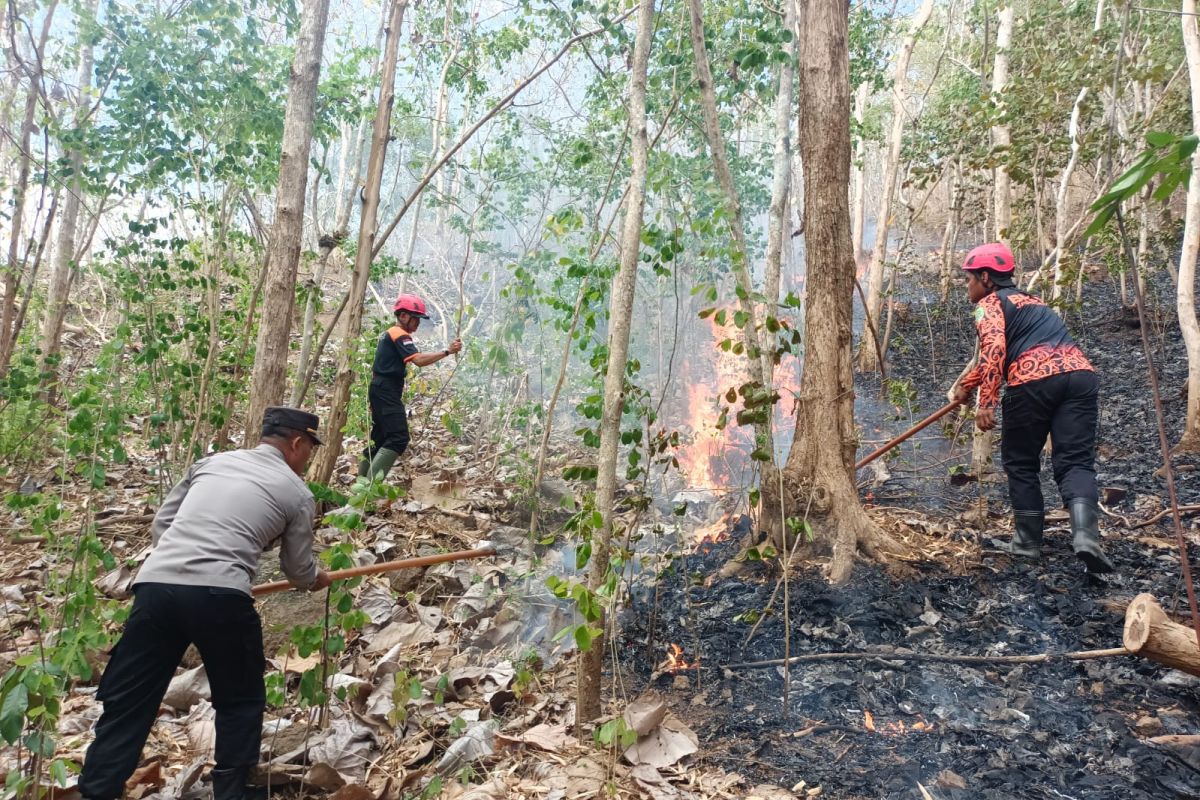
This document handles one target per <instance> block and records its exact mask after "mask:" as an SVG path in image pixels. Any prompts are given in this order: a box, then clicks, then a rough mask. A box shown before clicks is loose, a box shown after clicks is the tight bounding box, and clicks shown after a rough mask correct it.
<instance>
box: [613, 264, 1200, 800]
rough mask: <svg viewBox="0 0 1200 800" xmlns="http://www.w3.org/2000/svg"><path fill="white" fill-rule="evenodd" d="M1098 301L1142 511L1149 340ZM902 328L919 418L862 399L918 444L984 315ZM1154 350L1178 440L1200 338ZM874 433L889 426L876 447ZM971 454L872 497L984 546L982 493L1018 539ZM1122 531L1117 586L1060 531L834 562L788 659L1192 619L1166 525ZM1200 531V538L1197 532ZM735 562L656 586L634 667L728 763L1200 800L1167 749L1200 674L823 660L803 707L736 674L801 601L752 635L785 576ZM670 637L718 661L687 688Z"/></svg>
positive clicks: (1106, 440)
mask: <svg viewBox="0 0 1200 800" xmlns="http://www.w3.org/2000/svg"><path fill="white" fill-rule="evenodd" d="M1166 288H1167V287H1166V286H1165V284H1159V285H1158V286H1156V287H1154V291H1155V296H1156V297H1157V298H1158V299H1157V300H1156V302H1155V304H1154V305H1155V307H1156V308H1159V309H1161V310H1162V316H1163V318H1164V319H1169V317H1170V316H1171V314H1170V309H1171V307H1172V303H1171V302H1170V301H1169V295H1167V294H1166ZM1086 293H1087V299H1086V300H1085V302H1084V303H1083V305H1082V307H1081V308H1080V309H1078V310H1075V311H1071V312H1069V314H1068V319H1069V320H1070V324H1071V327H1072V331H1073V333H1074V334H1075V335H1076V337H1077V341H1079V343H1080V344H1081V346H1082V347H1083V348H1084V350H1085V352H1086V353H1087V355H1088V357H1089V358H1090V359H1091V360H1092V362H1093V364H1094V365H1095V366H1096V368H1097V372H1098V373H1099V375H1100V377H1101V382H1102V387H1103V396H1104V400H1103V403H1104V405H1103V408H1102V412H1101V428H1102V430H1101V434H1100V457H1099V459H1098V469H1099V470H1100V482H1101V485H1102V486H1107V487H1116V488H1121V489H1125V490H1127V495H1126V496H1125V498H1124V499H1122V500H1119V501H1116V502H1114V503H1112V504H1110V507H1111V508H1113V509H1114V510H1116V511H1118V512H1119V513H1122V514H1125V515H1127V516H1130V517H1134V518H1137V517H1139V516H1144V515H1145V514H1146V513H1148V510H1149V511H1153V510H1156V509H1157V505H1156V503H1157V502H1158V501H1157V499H1158V498H1165V489H1164V486H1163V483H1162V481H1161V479H1159V478H1156V477H1154V475H1153V473H1154V471H1155V470H1156V469H1157V468H1158V467H1159V466H1160V464H1161V458H1160V457H1159V455H1158V452H1159V451H1158V435H1157V431H1156V429H1155V426H1154V413H1153V406H1152V403H1151V401H1150V397H1149V390H1148V384H1147V378H1146V370H1145V360H1144V358H1143V356H1142V354H1141V347H1140V339H1139V334H1138V330H1137V328H1136V327H1133V326H1131V325H1130V324H1129V316H1128V315H1127V314H1126V313H1124V312H1123V311H1122V309H1121V307H1120V303H1119V301H1118V299H1117V296H1116V291H1115V288H1114V287H1113V286H1111V285H1109V284H1107V283H1097V284H1092V285H1089V286H1088V287H1087V292H1086ZM897 330H898V332H899V337H898V346H897V348H896V351H895V352H894V355H893V365H892V376H891V377H893V378H896V379H905V380H908V381H910V382H911V385H912V387H913V388H914V390H915V391H916V394H917V398H916V405H917V408H916V409H907V408H904V409H901V411H902V413H901V414H900V415H899V416H900V417H902V418H901V419H891V420H888V419H883V418H882V416H880V417H878V418H876V419H867V418H864V416H863V414H862V409H863V407H864V404H863V403H862V401H861V400H860V415H859V420H860V424H861V425H862V426H863V429H864V434H865V436H866V438H870V436H871V435H875V436H877V437H879V438H883V437H886V436H887V435H888V433H894V432H898V431H899V430H902V429H903V428H904V427H906V426H907V424H908V416H909V415H910V413H911V415H912V416H915V417H916V418H918V419H919V418H920V416H921V413H920V412H922V411H923V412H925V413H928V411H931V410H933V409H934V408H937V407H938V406H940V405H941V404H942V403H943V402H944V400H943V399H942V397H943V395H944V392H945V390H946V388H947V387H948V386H949V385H950V383H951V382H952V381H953V379H954V377H955V376H956V375H957V374H958V371H959V370H960V369H961V366H962V365H963V364H964V363H965V362H966V360H967V359H968V358H969V356H970V353H971V349H972V347H973V338H972V337H973V336H974V331H973V328H972V326H971V323H970V314H969V309H968V308H967V306H966V304H965V302H963V301H962V300H961V299H959V300H958V301H957V304H955V305H952V306H951V307H950V308H949V309H947V310H943V311H941V312H938V313H935V312H934V311H933V310H932V307H931V310H930V313H929V315H928V316H926V314H925V311H924V308H923V307H922V306H920V305H919V304H913V305H912V306H911V307H910V313H909V316H908V318H907V319H906V320H904V321H903V322H901V323H900V324H899V325H898V327H897ZM1152 339H1153V341H1154V343H1155V347H1156V348H1157V349H1158V351H1159V352H1158V353H1156V356H1155V357H1156V358H1157V359H1159V361H1160V368H1161V371H1162V384H1163V386H1164V395H1165V397H1164V400H1165V404H1166V405H1165V408H1166V414H1167V420H1168V431H1169V433H1168V435H1169V436H1170V437H1171V438H1172V440H1174V439H1175V438H1177V437H1178V435H1179V433H1180V430H1181V429H1182V418H1183V411H1184V405H1183V404H1184V398H1183V396H1182V394H1181V392H1180V389H1181V387H1182V386H1183V384H1184V377H1185V375H1186V363H1185V361H1184V358H1183V350H1182V344H1181V343H1180V341H1179V336H1178V330H1177V328H1175V327H1174V325H1173V323H1170V324H1166V323H1163V324H1160V323H1157V322H1155V323H1153V325H1152ZM931 342H932V344H933V346H932V347H931V346H930V345H931ZM935 373H936V380H935ZM869 392H874V393H875V396H876V397H878V395H879V390H878V384H877V383H876V384H875V385H874V386H872V385H871V383H870V382H869V381H864V382H863V385H862V386H860V397H861V396H862V395H863V394H865V393H869ZM873 402H874V401H873ZM870 405H871V403H867V404H866V406H867V407H870ZM874 428H879V429H880V430H879V431H878V433H875V434H872V431H873V429H874ZM865 451H866V447H865V446H864V452H865ZM961 455H962V449H961V447H960V448H958V449H955V448H954V447H951V446H949V445H947V444H946V442H945V439H944V437H943V436H942V434H941V432H940V431H938V430H937V429H931V432H930V435H929V436H928V437H927V438H926V439H924V440H923V441H922V443H921V446H920V447H919V448H915V449H914V448H908V449H907V450H906V452H905V454H904V455H903V456H902V457H901V459H900V460H898V461H894V462H893V464H892V474H893V477H892V478H891V479H890V480H888V481H885V482H883V483H882V484H878V485H874V486H870V487H866V486H864V496H865V498H866V499H868V500H874V501H875V502H876V503H877V504H881V505H890V506H897V507H901V508H911V509H914V510H919V511H922V512H925V513H930V512H933V513H939V514H941V515H942V516H943V518H944V519H945V520H946V521H948V522H949V525H948V526H947V527H948V528H950V530H951V533H949V534H947V535H948V536H949V537H951V538H952V539H954V540H956V541H957V542H958V543H960V544H969V543H973V542H976V541H978V540H979V537H980V533H979V532H977V531H972V530H967V529H965V527H964V526H962V525H960V524H959V523H958V522H957V521H956V520H957V515H956V513H955V512H956V509H957V508H959V507H961V506H963V505H965V504H966V502H967V501H969V500H972V499H974V497H975V496H976V492H980V491H982V492H985V493H986V494H987V495H988V496H989V499H990V501H991V504H992V509H993V513H994V514H995V517H994V523H995V527H996V528H997V530H993V531H987V532H984V533H985V535H984V537H983V538H984V541H986V535H987V534H990V533H998V534H999V536H1000V537H1001V538H1005V537H1006V536H1007V534H1006V533H1005V532H1004V530H1003V528H1004V521H1003V517H1004V516H1005V515H1006V514H1007V504H1006V502H1005V497H1004V487H1003V484H1002V483H984V484H982V485H980V484H976V483H967V484H965V485H955V481H953V480H952V476H951V472H952V470H951V469H949V468H948V465H950V466H952V465H953V464H954V463H955V459H957V458H960V457H961ZM1177 463H1178V464H1180V465H1182V467H1183V469H1184V471H1183V472H1181V473H1180V478H1179V485H1180V493H1181V501H1182V502H1185V503H1188V502H1197V501H1198V500H1200V475H1197V473H1196V472H1194V471H1189V469H1190V465H1191V462H1189V461H1187V460H1183V461H1180V462H1177ZM1047 472H1048V470H1047ZM1045 490H1046V497H1047V507H1048V508H1053V507H1054V506H1055V505H1056V503H1057V493H1056V490H1055V488H1054V486H1053V484H1052V482H1050V480H1049V476H1048V475H1047V476H1046V486H1045ZM867 492H870V495H869V496H867V495H866V493H867ZM1104 529H1105V547H1106V549H1107V551H1108V553H1109V555H1110V557H1111V558H1112V560H1113V561H1114V563H1115V564H1116V566H1117V569H1118V574H1117V575H1116V576H1115V577H1112V578H1111V579H1110V580H1108V581H1106V582H1103V583H1101V582H1098V581H1096V580H1095V579H1089V578H1087V577H1086V576H1085V575H1084V574H1083V572H1082V568H1081V566H1080V565H1079V564H1078V563H1077V562H1076V560H1075V559H1074V557H1073V556H1072V555H1071V554H1070V546H1069V545H1070V538H1069V532H1068V531H1066V530H1065V528H1064V527H1062V526H1058V527H1051V529H1050V530H1049V531H1048V534H1047V548H1046V554H1045V556H1044V557H1043V559H1042V560H1041V561H1040V562H1037V563H1033V564H1030V563H1029V562H1018V561H1016V560H1014V559H1011V558H1009V557H1008V556H1005V555H1001V554H996V553H989V552H988V551H987V550H984V551H983V554H982V555H981V556H979V558H978V559H977V560H975V561H974V562H973V563H966V564H960V565H958V566H957V567H956V568H954V569H951V568H949V567H946V566H945V565H942V564H937V563H932V562H930V563H925V564H920V565H918V566H917V568H916V573H915V575H912V574H910V575H907V576H905V577H904V578H895V577H893V576H891V575H890V574H889V573H888V572H887V571H885V570H884V569H882V568H880V567H878V566H872V565H860V566H858V567H856V568H855V571H854V573H853V576H852V578H851V580H850V581H849V583H848V584H846V585H845V586H842V587H831V586H829V585H828V584H827V583H826V582H825V580H824V579H823V578H822V576H821V575H820V574H819V572H818V571H817V570H816V568H815V567H814V568H811V569H808V570H806V571H803V572H802V573H801V574H799V575H796V576H793V578H792V579H791V582H790V586H789V597H790V603H789V613H790V653H791V654H792V655H803V654H810V653H826V652H845V651H862V650H874V649H880V648H905V649H909V650H912V651H915V652H923V653H952V654H964V655H1015V654H1036V653H1065V652H1071V651H1083V650H1094V649H1103V648H1111V647H1119V646H1120V644H1121V629H1122V624H1123V608H1124V604H1125V603H1127V602H1128V601H1129V600H1130V599H1131V598H1132V597H1133V596H1135V595H1136V594H1138V593H1140V592H1150V593H1152V594H1154V595H1155V596H1156V597H1157V598H1159V600H1160V601H1162V602H1163V604H1164V606H1166V607H1167V608H1168V610H1178V611H1179V612H1183V613H1185V612H1186V604H1182V605H1181V604H1180V600H1181V598H1182V596H1183V592H1182V586H1181V582H1180V577H1179V576H1180V564H1179V554H1178V551H1177V550H1175V549H1173V546H1172V540H1171V538H1170V531H1169V528H1168V527H1167V523H1166V522H1165V521H1164V522H1163V523H1161V524H1159V525H1156V526H1152V527H1149V528H1143V529H1139V530H1136V531H1134V530H1128V529H1125V528H1124V527H1123V525H1122V524H1121V523H1120V522H1118V521H1117V520H1116V519H1115V518H1111V517H1110V518H1106V520H1105V522H1104ZM1189 536H1190V538H1192V539H1194V538H1195V534H1194V531H1192V530H1191V529H1189ZM735 540H736V537H735ZM736 551H737V547H736V545H735V544H734V543H733V541H731V542H726V543H721V544H718V545H715V546H713V547H712V548H711V549H710V550H709V551H708V552H705V553H698V554H693V555H690V556H689V557H688V558H687V559H686V560H684V561H683V562H679V563H677V568H676V569H675V570H674V571H673V572H672V573H671V574H669V575H667V576H664V577H661V578H660V579H659V580H660V581H661V585H660V586H659V587H658V591H657V592H654V591H639V592H636V593H635V598H634V601H633V604H632V607H631V608H630V609H629V612H628V613H627V614H626V615H625V616H624V617H623V625H624V631H623V635H624V637H625V640H624V642H623V645H624V646H623V647H622V648H621V652H622V654H623V655H622V665H621V667H622V669H623V670H624V671H625V673H626V674H627V675H629V676H631V677H632V678H633V680H632V683H633V684H634V686H635V687H636V686H638V685H641V686H649V687H653V688H657V689H659V690H661V691H663V692H664V693H666V694H667V696H668V697H670V698H671V700H672V702H673V703H674V705H675V710H676V713H678V714H680V715H681V716H682V717H683V718H684V719H686V720H689V721H690V722H691V723H692V724H693V726H694V727H695V728H696V730H697V731H698V733H699V734H700V736H701V739H702V740H703V746H702V753H704V754H705V757H706V758H708V759H710V760H712V761H713V762H715V763H718V764H720V765H721V766H723V767H725V768H726V769H729V770H731V771H737V772H740V773H742V774H744V775H747V776H748V777H751V778H753V779H756V780H761V781H770V782H772V783H775V784H777V785H781V786H784V787H790V786H793V785H795V784H797V783H799V782H800V781H804V782H806V785H807V786H809V787H812V786H817V785H819V786H821V787H822V789H823V793H822V796H823V797H830V798H837V799H840V798H846V799H847V800H849V799H851V798H853V799H857V798H921V797H924V796H926V795H924V794H923V793H922V787H924V788H925V789H926V790H928V791H929V792H930V793H931V795H932V796H934V797H937V798H941V799H942V800H945V799H946V798H953V799H955V800H962V799H965V798H987V799H988V800H1009V799H1010V798H1035V799H1040V798H1046V799H1047V800H1049V799H1050V798H1056V799H1057V798H1077V799H1078V800H1084V799H1085V798H1086V800H1118V799H1119V800H1152V799H1153V800H1162V799H1163V798H1200V772H1198V771H1197V770H1196V769H1195V768H1193V767H1190V766H1188V765H1187V764H1186V763H1184V761H1183V760H1182V759H1181V758H1179V757H1177V756H1176V755H1175V754H1173V753H1172V752H1171V751H1169V750H1168V749H1165V748H1162V747H1160V746H1158V745H1155V744H1153V743H1151V742H1149V741H1148V740H1149V739H1150V738H1152V737H1154V736H1158V735H1164V734H1177V733H1178V734H1195V733H1198V732H1200V679H1197V678H1193V677H1191V676H1187V675H1184V674H1182V673H1179V672H1176V671H1172V670H1168V669H1165V668H1162V667H1159V666H1157V665H1155V664H1153V663H1151V662H1148V661H1145V660H1143V659H1139V658H1133V657H1114V658H1105V659H1100V660H1092V661H1066V660H1053V661H1050V662H1048V663H1039V664H1028V665H1020V666H1012V665H999V664H992V665H969V666H968V665H958V664H942V663H926V662H911V661H899V660H890V661H889V660H887V659H886V658H877V659H863V660H856V661H836V662H833V661H828V662H811V663H803V664H798V665H795V666H793V668H792V669H791V672H790V683H789V684H788V687H787V688H788V692H787V696H788V699H787V702H786V704H785V701H784V694H785V691H784V689H785V685H784V684H785V680H784V675H783V670H782V668H779V667H772V668H768V669H742V668H739V669H731V670H726V669H722V666H721V665H728V664H733V663H738V662H748V661H756V660H763V659H776V658H781V657H782V656H783V655H784V652H785V646H784V638H785V635H784V631H785V626H784V621H783V619H782V611H781V606H782V602H781V599H780V600H777V601H776V603H775V606H774V612H773V613H772V614H770V615H768V616H767V617H766V618H765V620H764V621H763V623H762V625H761V627H760V629H759V630H758V632H757V634H756V635H755V636H754V638H753V639H752V640H751V641H750V642H749V643H746V639H747V636H748V634H749V632H750V629H751V624H750V622H749V621H748V620H749V619H752V618H753V616H754V614H755V613H757V612H761V610H762V609H764V608H766V606H767V604H768V600H769V598H770V597H771V595H772V592H773V590H774V589H775V586H776V578H777V575H775V574H771V573H767V571H766V569H765V567H764V568H761V573H760V574H759V575H758V576H756V577H751V578H748V579H730V580H724V581H714V582H712V584H711V585H706V579H707V578H708V577H709V576H711V575H713V574H714V572H715V571H716V570H717V569H718V568H719V567H720V566H721V565H722V564H723V563H724V562H725V561H726V560H727V559H729V558H730V557H732V556H733V555H735V553H736ZM1193 563H1195V558H1194V554H1193ZM656 597H657V600H656V599H655V598H656ZM655 606H656V607H655ZM651 619H654V620H656V622H655V623H654V630H653V631H651V630H650V620H651ZM648 639H652V641H649V642H648V641H647V640H648ZM672 642H673V643H677V644H679V645H680V646H681V647H682V648H683V651H684V655H685V658H687V659H689V660H692V661H697V660H698V661H699V663H700V668H699V669H698V670H696V669H692V670H687V671H685V672H684V673H682V674H684V675H686V676H687V678H685V679H683V684H686V688H684V686H683V685H680V683H679V681H680V680H681V679H680V678H679V677H678V676H677V675H672V674H661V673H659V672H658V671H657V670H656V665H659V664H661V663H662V661H663V657H664V653H665V651H666V649H667V645H668V643H672ZM864 711H869V712H871V714H872V715H873V716H874V720H875V723H876V725H877V727H884V726H886V725H888V724H889V723H891V724H893V725H898V723H901V722H903V723H904V724H905V726H906V727H907V728H909V729H911V728H912V727H913V726H914V724H916V723H921V722H924V723H927V724H929V725H931V726H932V730H931V731H929V732H908V733H905V734H902V735H883V734H881V733H870V732H868V731H866V730H864V724H863V718H864ZM814 725H818V726H824V727H817V728H815V729H813V726H814ZM806 731H809V732H807V733H806V735H796V734H798V733H804V732H806Z"/></svg>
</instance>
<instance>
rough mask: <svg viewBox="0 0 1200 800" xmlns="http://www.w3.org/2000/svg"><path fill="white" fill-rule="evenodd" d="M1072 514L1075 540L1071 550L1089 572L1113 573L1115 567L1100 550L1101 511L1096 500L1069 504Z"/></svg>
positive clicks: (1076, 500)
mask: <svg viewBox="0 0 1200 800" xmlns="http://www.w3.org/2000/svg"><path fill="white" fill-rule="evenodd" d="M1068 508H1069V510H1070V512H1071V533H1073V534H1075V538H1074V539H1073V540H1072V542H1071V549H1072V550H1074V551H1075V555H1077V556H1079V560H1080V561H1082V562H1083V563H1084V565H1085V566H1086V567H1087V571H1088V572H1092V573H1096V574H1099V573H1103V572H1112V571H1113V565H1112V562H1111V561H1109V560H1108V559H1107V558H1106V557H1105V555H1104V551H1103V550H1102V549H1101V548H1100V509H1099V508H1098V507H1097V505H1096V501H1095V500H1088V499H1085V498H1082V497H1077V498H1075V499H1074V500H1072V501H1071V502H1070V503H1069V504H1068Z"/></svg>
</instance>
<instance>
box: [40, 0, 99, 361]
mask: <svg viewBox="0 0 1200 800" xmlns="http://www.w3.org/2000/svg"><path fill="white" fill-rule="evenodd" d="M98 4H99V0H90V2H89V3H88V4H87V5H86V6H85V8H84V9H83V14H84V17H85V18H88V19H91V18H93V17H95V15H96V7H97V5H98ZM93 50H94V48H93V44H92V40H91V39H90V38H88V39H86V40H85V41H84V43H83V46H82V47H81V48H80V51H79V71H78V73H77V78H76V81H77V83H78V85H79V89H78V91H79V96H78V97H77V98H76V100H75V111H74V117H75V119H74V127H75V130H76V132H78V131H79V130H80V129H81V128H82V126H83V124H84V120H85V118H86V116H87V109H88V101H89V93H90V90H91V86H92V63H93ZM67 159H68V161H69V162H70V164H71V176H70V178H69V179H68V181H67V187H66V189H67V196H66V199H65V200H64V201H63V209H62V216H61V217H59V222H58V237H57V240H56V242H55V245H54V267H53V271H52V272H51V275H50V287H49V289H48V291H47V294H46V316H45V319H44V320H43V321H42V374H43V375H45V374H48V373H49V371H50V369H51V366H50V365H51V362H52V361H53V360H54V358H55V356H57V355H58V347H59V337H60V335H61V334H62V324H63V319H64V318H65V317H66V315H67V304H68V302H69V300H70V296H71V286H72V284H73V283H74V282H75V274H76V272H77V271H78V264H77V263H76V259H77V258H80V257H82V253H77V252H76V239H77V238H78V237H77V235H76V231H77V228H78V225H79V209H80V207H81V205H82V203H83V193H84V187H83V180H82V178H81V172H82V168H83V153H82V151H80V150H79V148H75V149H73V150H71V151H70V152H69V154H68V156H67ZM53 371H54V372H55V373H56V374H57V372H58V369H57V368H56V367H55V368H53Z"/></svg>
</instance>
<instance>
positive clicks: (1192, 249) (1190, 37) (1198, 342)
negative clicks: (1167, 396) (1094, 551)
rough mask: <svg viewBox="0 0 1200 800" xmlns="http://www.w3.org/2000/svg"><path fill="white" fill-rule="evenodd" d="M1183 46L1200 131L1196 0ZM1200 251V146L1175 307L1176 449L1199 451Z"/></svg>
mask: <svg viewBox="0 0 1200 800" xmlns="http://www.w3.org/2000/svg"><path fill="white" fill-rule="evenodd" d="M1180 20H1181V21H1182V24H1183V47H1184V51H1185V52H1186V53H1187V65H1188V78H1189V80H1190V81H1191V99H1192V132H1193V133H1196V134H1200V31H1198V30H1197V28H1196V0H1183V14H1182V16H1180ZM1197 255H1200V150H1197V151H1196V152H1195V153H1193V154H1192V176H1191V178H1190V179H1189V180H1188V192H1187V210H1186V212H1185V214H1184V219H1183V248H1182V250H1181V252H1180V255H1179V281H1178V283H1177V284H1176V291H1175V311H1176V313H1177V314H1178V315H1179V330H1180V332H1182V334H1183V343H1184V346H1185V347H1186V348H1187V360H1188V381H1187V418H1186V421H1185V423H1184V429H1183V438H1182V439H1180V441H1179V444H1177V445H1176V446H1175V452H1177V453H1195V452H1200V323H1198V322H1197V319H1196V257H1197Z"/></svg>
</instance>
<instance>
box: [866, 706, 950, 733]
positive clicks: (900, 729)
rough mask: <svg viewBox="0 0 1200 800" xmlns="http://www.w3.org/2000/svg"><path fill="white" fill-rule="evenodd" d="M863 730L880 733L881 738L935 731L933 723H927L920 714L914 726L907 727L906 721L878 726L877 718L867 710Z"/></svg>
mask: <svg viewBox="0 0 1200 800" xmlns="http://www.w3.org/2000/svg"><path fill="white" fill-rule="evenodd" d="M863 728H865V729H866V730H868V731H871V732H872V733H878V734H879V735H880V736H905V735H907V734H910V733H930V732H931V731H933V729H934V728H933V725H932V723H929V722H926V721H925V718H924V717H922V716H921V715H920V714H917V721H916V722H914V723H913V724H912V725H905V724H904V720H897V721H895V722H886V723H884V724H883V725H881V726H876V725H875V716H874V715H873V714H872V713H871V712H870V711H867V710H865V709H864V710H863Z"/></svg>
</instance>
